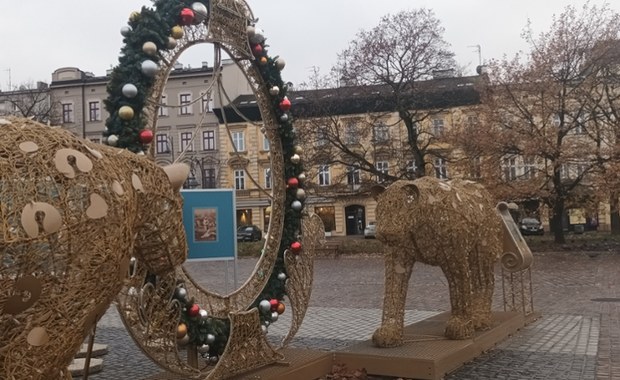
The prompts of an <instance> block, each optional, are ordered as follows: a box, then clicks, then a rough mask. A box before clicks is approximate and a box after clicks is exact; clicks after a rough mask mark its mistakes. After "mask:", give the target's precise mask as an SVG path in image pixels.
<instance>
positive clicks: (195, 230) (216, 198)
mask: <svg viewBox="0 0 620 380" xmlns="http://www.w3.org/2000/svg"><path fill="white" fill-rule="evenodd" d="M181 196H182V197H183V225H184V226H185V233H186V235H187V247H188V254H187V261H204V260H235V259H236V257H237V226H236V224H237V220H236V211H235V210H236V208H235V193H234V190H233V189H198V190H181Z"/></svg>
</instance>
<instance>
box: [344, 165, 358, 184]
mask: <svg viewBox="0 0 620 380" xmlns="http://www.w3.org/2000/svg"><path fill="white" fill-rule="evenodd" d="M360 183H361V179H360V168H358V167H356V166H349V167H348V168H347V184H348V185H351V186H353V188H358V187H359V186H357V185H359V184H360Z"/></svg>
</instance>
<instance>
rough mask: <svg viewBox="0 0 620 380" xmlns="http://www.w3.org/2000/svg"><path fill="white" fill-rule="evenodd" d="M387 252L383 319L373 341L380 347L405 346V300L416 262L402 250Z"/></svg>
mask: <svg viewBox="0 0 620 380" xmlns="http://www.w3.org/2000/svg"><path fill="white" fill-rule="evenodd" d="M386 251H387V252H386V256H385V289H384V296H383V318H382V322H381V327H379V328H378V329H377V330H376V331H375V333H374V334H373V336H372V341H373V343H374V344H375V345H376V346H378V347H396V346H400V345H402V344H403V329H404V323H405V300H406V298H407V289H408V287H409V279H410V278H411V271H412V270H413V265H414V264H415V261H414V259H413V257H412V256H410V255H409V253H408V252H404V251H402V249H400V248H396V247H389V248H387V249H386Z"/></svg>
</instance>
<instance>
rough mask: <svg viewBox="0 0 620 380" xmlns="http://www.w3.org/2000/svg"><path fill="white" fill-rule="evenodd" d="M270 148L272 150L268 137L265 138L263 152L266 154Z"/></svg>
mask: <svg viewBox="0 0 620 380" xmlns="http://www.w3.org/2000/svg"><path fill="white" fill-rule="evenodd" d="M269 148H270V145H269V139H268V138H267V136H263V150H264V151H265V152H269Z"/></svg>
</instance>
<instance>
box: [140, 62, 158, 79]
mask: <svg viewBox="0 0 620 380" xmlns="http://www.w3.org/2000/svg"><path fill="white" fill-rule="evenodd" d="M158 70H159V67H158V66H157V63H155V62H153V61H151V60H150V59H147V60H146V61H144V62H142V74H144V75H146V76H147V77H154V76H155V74H157V71H158Z"/></svg>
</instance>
